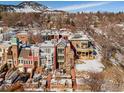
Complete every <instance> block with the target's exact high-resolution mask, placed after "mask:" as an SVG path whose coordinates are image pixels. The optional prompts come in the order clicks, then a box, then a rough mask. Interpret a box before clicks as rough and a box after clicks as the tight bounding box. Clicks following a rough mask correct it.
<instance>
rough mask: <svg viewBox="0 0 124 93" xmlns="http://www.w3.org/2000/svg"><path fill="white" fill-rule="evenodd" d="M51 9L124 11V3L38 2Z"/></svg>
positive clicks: (0, 2)
mask: <svg viewBox="0 0 124 93" xmlns="http://www.w3.org/2000/svg"><path fill="white" fill-rule="evenodd" d="M20 2H22V1H0V4H7V5H9V4H11V5H17V4H19V3H20ZM38 2H39V3H41V4H44V5H46V6H48V7H49V8H51V9H58V10H65V11H70V12H80V11H84V12H96V11H102V12H104V11H107V12H119V11H124V1H38Z"/></svg>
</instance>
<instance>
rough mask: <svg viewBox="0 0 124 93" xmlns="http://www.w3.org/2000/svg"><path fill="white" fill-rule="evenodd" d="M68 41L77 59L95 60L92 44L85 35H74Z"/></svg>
mask: <svg viewBox="0 0 124 93" xmlns="http://www.w3.org/2000/svg"><path fill="white" fill-rule="evenodd" d="M69 40H70V41H71V44H72V45H73V47H74V48H75V50H76V53H77V55H78V58H79V59H94V58H95V55H94V52H95V50H94V48H93V46H92V45H93V44H92V42H91V40H89V38H88V37H87V36H86V35H83V34H82V33H81V34H80V33H75V34H74V35H73V36H70V37H69Z"/></svg>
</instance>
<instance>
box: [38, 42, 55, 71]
mask: <svg viewBox="0 0 124 93" xmlns="http://www.w3.org/2000/svg"><path fill="white" fill-rule="evenodd" d="M38 46H39V47H40V65H42V66H45V67H46V68H47V69H53V64H54V56H55V55H54V53H55V44H54V42H53V41H50V40H47V41H44V42H43V43H41V44H38Z"/></svg>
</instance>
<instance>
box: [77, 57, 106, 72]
mask: <svg viewBox="0 0 124 93" xmlns="http://www.w3.org/2000/svg"><path fill="white" fill-rule="evenodd" d="M81 62H82V64H76V70H77V71H88V72H101V71H103V68H104V65H103V64H102V63H101V56H100V55H98V56H96V59H94V60H81Z"/></svg>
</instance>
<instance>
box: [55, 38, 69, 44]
mask: <svg viewBox="0 0 124 93" xmlns="http://www.w3.org/2000/svg"><path fill="white" fill-rule="evenodd" d="M60 43H63V44H64V46H66V45H67V41H66V40H65V39H63V38H60V39H59V40H58V43H57V45H58V44H60Z"/></svg>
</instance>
